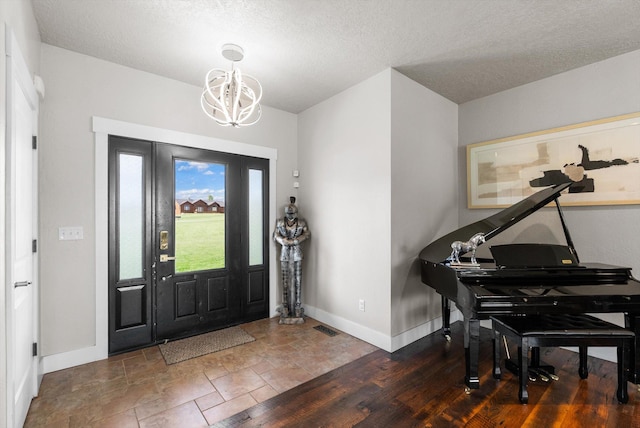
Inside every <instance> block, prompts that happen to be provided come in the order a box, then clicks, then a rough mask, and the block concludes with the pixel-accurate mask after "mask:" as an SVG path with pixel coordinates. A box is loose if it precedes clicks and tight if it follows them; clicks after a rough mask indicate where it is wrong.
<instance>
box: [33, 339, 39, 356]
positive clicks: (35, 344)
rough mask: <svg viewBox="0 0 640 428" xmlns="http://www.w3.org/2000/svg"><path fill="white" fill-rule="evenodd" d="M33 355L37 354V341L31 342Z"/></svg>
mask: <svg viewBox="0 0 640 428" xmlns="http://www.w3.org/2000/svg"><path fill="white" fill-rule="evenodd" d="M33 356H34V357H37V356H38V342H33Z"/></svg>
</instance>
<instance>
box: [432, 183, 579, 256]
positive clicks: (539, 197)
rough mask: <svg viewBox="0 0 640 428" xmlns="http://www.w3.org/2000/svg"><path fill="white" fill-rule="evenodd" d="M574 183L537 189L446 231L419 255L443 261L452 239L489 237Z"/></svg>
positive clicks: (555, 197)
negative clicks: (513, 202)
mask: <svg viewBox="0 0 640 428" xmlns="http://www.w3.org/2000/svg"><path fill="white" fill-rule="evenodd" d="M570 185H571V182H569V183H562V184H557V185H555V186H552V187H547V188H546V189H543V190H541V191H539V192H536V193H534V194H533V195H531V196H529V197H528V198H526V199H523V200H522V201H520V202H518V203H516V204H514V205H511V206H510V207H508V208H505V209H504V210H502V211H500V212H498V213H496V214H494V215H492V216H489V217H487V218H485V219H484V220H480V221H477V222H475V223H472V224H469V225H467V226H464V227H462V228H460V229H457V230H455V231H453V232H451V233H448V234H447V235H445V236H443V237H441V238H438V239H436V240H435V241H433V242H432V243H431V244H429V245H427V246H426V247H425V248H424V249H423V250H422V251H421V252H420V259H421V260H424V261H429V262H432V263H442V262H444V261H445V260H446V259H447V257H449V255H450V254H451V243H452V242H454V241H467V240H468V239H469V238H471V237H472V236H473V235H474V234H476V233H479V232H482V233H484V235H485V241H488V240H489V239H491V238H492V237H494V236H495V235H497V234H499V233H500V232H502V231H504V230H506V229H508V228H509V227H511V226H513V225H514V224H516V223H517V222H519V221H521V220H522V219H524V218H526V217H528V216H529V215H531V214H533V213H534V212H536V211H538V210H539V209H540V208H542V207H544V206H545V205H547V204H548V203H550V202H551V201H553V200H555V199H557V198H558V197H559V196H560V193H561V192H562V191H563V190H565V189H566V188H568V187H569V186H570Z"/></svg>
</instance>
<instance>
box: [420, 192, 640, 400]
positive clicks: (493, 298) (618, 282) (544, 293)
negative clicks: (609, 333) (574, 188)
mask: <svg viewBox="0 0 640 428" xmlns="http://www.w3.org/2000/svg"><path fill="white" fill-rule="evenodd" d="M569 184H570V183H565V184H560V185H556V186H553V187H549V188H546V189H544V190H541V191H539V192H537V193H535V194H533V195H531V196H529V197H528V198H526V199H524V200H522V201H520V202H518V203H516V204H514V205H512V206H510V207H508V208H506V209H504V210H502V211H500V212H498V213H497V214H494V215H492V216H490V217H487V218H486V219H484V220H481V221H478V222H475V223H472V224H470V225H468V226H465V227H463V228H461V229H458V230H456V231H453V232H451V233H449V234H447V235H445V236H443V237H441V238H439V239H437V240H435V241H433V242H432V243H431V244H429V245H428V246H426V247H425V248H424V249H423V250H422V251H421V252H420V266H421V278H422V282H423V283H425V284H426V285H428V286H430V287H432V288H434V289H435V290H436V291H437V292H438V293H439V294H440V295H441V296H442V307H443V314H442V316H443V333H444V334H445V335H447V334H450V328H449V301H453V302H454V303H455V304H456V306H457V307H458V309H459V310H460V312H461V313H462V315H463V322H464V347H465V367H466V375H465V383H466V385H467V387H469V388H472V389H476V388H479V377H478V351H479V338H480V320H482V319H488V318H489V317H490V316H492V315H507V314H544V313H564V314H580V313H622V314H624V320H625V327H626V328H628V329H630V330H632V331H633V332H634V333H635V334H636V337H637V338H640V282H639V281H638V280H636V279H635V278H633V276H632V275H631V269H630V268H626V267H619V266H611V265H608V264H602V263H585V264H579V265H577V266H571V267H540V266H536V267H520V268H516V269H506V268H501V267H500V266H497V265H496V264H495V261H493V260H487V259H483V260H479V261H480V263H479V266H473V267H471V266H465V265H461V266H453V265H452V263H451V261H450V260H448V258H449V256H450V254H451V243H452V242H454V241H465V240H467V239H469V238H470V237H471V236H472V235H474V234H476V233H478V232H482V233H484V234H485V244H484V245H490V243H488V242H487V241H489V240H490V239H491V238H494V237H495V236H496V235H498V234H500V233H501V232H503V231H505V230H506V229H508V228H509V227H511V226H513V225H514V224H516V223H518V222H520V221H521V220H523V219H524V218H526V217H528V216H529V215H531V214H533V213H535V212H536V211H538V210H539V209H540V208H542V207H544V206H545V205H547V204H549V203H551V202H555V206H556V208H557V213H558V216H559V219H560V222H561V224H562V229H563V231H564V234H565V238H566V241H567V246H568V248H569V249H570V251H571V252H572V253H573V254H574V255H575V259H576V260H577V261H578V263H579V258H578V255H577V253H576V252H575V248H574V247H573V241H572V239H571V236H570V234H569V230H568V228H567V226H566V223H565V220H564V217H563V214H562V210H561V208H560V203H559V202H558V198H559V197H560V193H561V192H562V191H563V190H564V189H566V188H567V187H568V186H569ZM639 342H640V340H638V339H636V342H635V346H634V347H633V349H632V350H631V352H630V355H629V361H628V362H627V363H626V367H627V373H628V376H627V380H629V381H630V382H633V383H635V384H638V383H640V347H639Z"/></svg>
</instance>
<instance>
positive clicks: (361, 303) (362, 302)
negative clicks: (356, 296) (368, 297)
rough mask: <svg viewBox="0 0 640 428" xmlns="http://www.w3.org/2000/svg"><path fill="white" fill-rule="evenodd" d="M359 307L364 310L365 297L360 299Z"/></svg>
mask: <svg viewBox="0 0 640 428" xmlns="http://www.w3.org/2000/svg"><path fill="white" fill-rule="evenodd" d="M358 309H360V310H361V311H362V312H364V299H360V300H359V301H358Z"/></svg>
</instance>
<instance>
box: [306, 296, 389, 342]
mask: <svg viewBox="0 0 640 428" xmlns="http://www.w3.org/2000/svg"><path fill="white" fill-rule="evenodd" d="M304 313H305V314H306V315H309V316H310V317H311V318H313V319H315V320H318V321H320V322H322V323H325V324H328V325H330V326H331V327H334V328H337V329H338V330H341V331H344V332H345V333H347V334H350V335H351V336H354V337H357V338H358V339H360V340H364V341H365V342H367V343H370V344H372V345H373V346H377V347H378V348H381V349H384V350H385V351H388V352H391V351H390V349H391V338H390V337H389V336H387V335H386V334H383V333H380V332H379V331H376V330H373V329H370V328H369V327H365V326H363V325H360V324H358V323H355V322H353V321H351V320H348V319H345V318H342V317H339V316H337V315H335V314H332V313H329V312H326V311H323V310H322V309H318V308H315V307H313V306H308V305H305V306H304Z"/></svg>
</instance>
